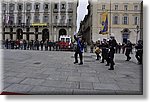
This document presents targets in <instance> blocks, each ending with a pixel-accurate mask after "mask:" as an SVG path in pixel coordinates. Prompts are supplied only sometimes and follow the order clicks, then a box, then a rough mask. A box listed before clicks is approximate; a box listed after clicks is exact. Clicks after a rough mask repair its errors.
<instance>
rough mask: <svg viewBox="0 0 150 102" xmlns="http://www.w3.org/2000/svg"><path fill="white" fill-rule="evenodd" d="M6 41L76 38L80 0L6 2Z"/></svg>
mask: <svg viewBox="0 0 150 102" xmlns="http://www.w3.org/2000/svg"><path fill="white" fill-rule="evenodd" d="M1 5H2V37H3V39H13V40H16V39H25V40H36V39H39V40H41V39H43V40H46V39H49V40H51V41H58V40H59V37H60V36H61V35H69V36H71V37H73V32H75V31H76V28H77V26H76V19H77V7H78V1H77V0H69V1H68V0H55V1H53V0H3V1H2V3H1Z"/></svg>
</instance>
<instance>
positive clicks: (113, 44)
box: [108, 36, 117, 70]
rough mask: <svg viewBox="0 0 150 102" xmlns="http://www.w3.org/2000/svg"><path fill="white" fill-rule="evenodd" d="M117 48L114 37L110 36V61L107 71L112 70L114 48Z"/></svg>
mask: <svg viewBox="0 0 150 102" xmlns="http://www.w3.org/2000/svg"><path fill="white" fill-rule="evenodd" d="M116 46H117V42H116V40H115V37H114V36H110V41H109V60H110V68H109V69H108V70H114V65H115V62H114V54H115V47H116Z"/></svg>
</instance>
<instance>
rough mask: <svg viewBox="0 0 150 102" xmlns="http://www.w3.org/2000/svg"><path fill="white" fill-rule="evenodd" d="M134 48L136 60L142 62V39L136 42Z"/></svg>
mask: <svg viewBox="0 0 150 102" xmlns="http://www.w3.org/2000/svg"><path fill="white" fill-rule="evenodd" d="M135 48H136V50H137V51H136V55H135V57H136V59H137V60H138V63H139V64H142V62H143V41H142V40H139V41H138V44H137V45H136V46H135Z"/></svg>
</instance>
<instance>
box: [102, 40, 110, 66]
mask: <svg viewBox="0 0 150 102" xmlns="http://www.w3.org/2000/svg"><path fill="white" fill-rule="evenodd" d="M101 48H102V62H101V63H104V60H106V61H107V64H106V66H109V61H108V59H107V57H108V43H107V40H106V39H103V42H102V44H101Z"/></svg>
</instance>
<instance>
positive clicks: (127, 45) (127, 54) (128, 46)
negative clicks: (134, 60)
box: [125, 40, 132, 61]
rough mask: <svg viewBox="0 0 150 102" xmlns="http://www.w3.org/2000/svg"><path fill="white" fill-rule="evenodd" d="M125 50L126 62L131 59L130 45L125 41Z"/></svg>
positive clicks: (128, 41)
mask: <svg viewBox="0 0 150 102" xmlns="http://www.w3.org/2000/svg"><path fill="white" fill-rule="evenodd" d="M125 48H126V52H125V55H126V56H127V60H126V61H129V60H130V59H131V57H130V53H131V50H132V43H131V42H130V40H127V44H126V45H125Z"/></svg>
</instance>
